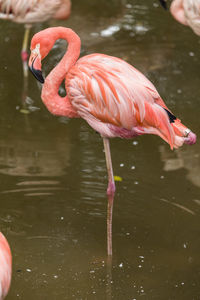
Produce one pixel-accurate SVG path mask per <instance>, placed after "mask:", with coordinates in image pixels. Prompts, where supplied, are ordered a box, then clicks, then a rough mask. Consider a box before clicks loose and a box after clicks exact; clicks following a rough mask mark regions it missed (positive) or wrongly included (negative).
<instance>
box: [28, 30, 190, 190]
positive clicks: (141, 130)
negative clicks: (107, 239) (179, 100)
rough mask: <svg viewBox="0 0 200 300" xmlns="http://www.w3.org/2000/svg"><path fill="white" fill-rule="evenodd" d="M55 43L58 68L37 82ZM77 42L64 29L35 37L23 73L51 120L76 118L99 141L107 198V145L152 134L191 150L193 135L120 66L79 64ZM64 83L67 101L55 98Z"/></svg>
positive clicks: (93, 61) (88, 59)
mask: <svg viewBox="0 0 200 300" xmlns="http://www.w3.org/2000/svg"><path fill="white" fill-rule="evenodd" d="M57 39H65V40H66V41H67V42H68V50H67V52H66V54H65V55H64V57H63V58H62V60H61V61H60V63H59V64H58V65H57V66H56V67H55V68H54V69H53V70H52V71H51V72H50V74H49V75H48V77H47V78H46V79H45V81H44V79H43V76H42V72H41V60H42V59H43V58H44V57H45V56H46V55H47V54H48V53H49V51H50V50H51V48H52V47H53V45H54V43H55V41H56V40H57ZM80 44H81V42H80V38H79V37H78V35H77V34H76V33H75V32H74V31H72V30H71V29H70V28H64V27H52V28H47V29H45V30H43V31H40V32H39V33H36V34H35V35H34V36H33V38H32V41H31V56H30V58H29V67H30V69H31V71H32V72H33V74H34V75H35V77H36V78H37V79H38V80H39V81H40V82H42V83H44V86H43V89H42V95H41V97H42V100H43V102H44V104H45V105H46V107H47V109H48V110H49V111H50V112H51V113H52V114H54V115H59V116H67V117H69V118H74V117H82V118H83V119H85V120H86V121H87V122H88V124H89V125H90V126H91V127H92V128H93V129H94V130H95V131H97V132H99V133H100V135H101V136H102V138H103V142H104V149H105V156H106V164H107V171H108V189H107V194H114V192H115V183H114V178H113V171H112V162H111V155H110V147H109V139H108V138H113V137H121V138H133V137H136V136H138V135H143V134H156V135H158V136H160V137H161V138H162V139H164V140H165V141H166V142H167V143H169V144H170V147H171V149H173V148H178V147H180V146H182V144H183V143H186V144H194V143H195V142H196V135H195V134H194V133H192V132H191V130H190V129H188V128H187V127H185V126H184V125H183V124H182V123H181V121H180V120H179V119H177V118H176V117H175V116H174V115H173V114H172V113H171V111H170V110H169V109H168V108H167V106H166V105H165V103H164V102H163V100H162V99H161V97H160V96H159V94H158V92H157V90H156V88H155V87H154V86H153V84H152V83H151V82H150V81H149V80H148V79H147V78H146V77H145V76H144V75H143V74H142V73H140V72H139V71H138V70H137V69H135V68H134V67H133V66H131V65H129V64H128V63H126V62H125V61H123V60H121V59H119V58H116V57H112V56H108V55H104V54H91V55H87V56H84V57H82V58H80V59H79V60H78V61H77V59H78V57H79V54H80ZM64 79H65V87H66V92H67V96H66V97H61V96H60V95H59V94H58V90H59V87H60V85H61V83H62V81H63V80H64Z"/></svg>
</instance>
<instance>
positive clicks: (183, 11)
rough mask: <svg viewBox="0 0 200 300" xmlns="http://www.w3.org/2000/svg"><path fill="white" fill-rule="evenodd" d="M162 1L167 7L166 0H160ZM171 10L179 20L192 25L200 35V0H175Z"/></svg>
mask: <svg viewBox="0 0 200 300" xmlns="http://www.w3.org/2000/svg"><path fill="white" fill-rule="evenodd" d="M160 3H161V4H162V6H163V7H164V8H165V9H166V8H167V4H166V1H165V0H160ZM170 12H171V14H172V16H173V17H174V18H175V19H176V20H177V21H178V22H180V23H181V24H183V25H187V26H190V27H191V28H192V30H193V31H194V32H195V33H196V34H197V35H200V0H173V1H172V4H171V6H170Z"/></svg>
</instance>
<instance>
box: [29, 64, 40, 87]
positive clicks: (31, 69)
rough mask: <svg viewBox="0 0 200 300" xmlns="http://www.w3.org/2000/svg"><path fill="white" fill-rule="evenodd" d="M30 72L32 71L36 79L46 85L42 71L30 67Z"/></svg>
mask: <svg viewBox="0 0 200 300" xmlns="http://www.w3.org/2000/svg"><path fill="white" fill-rule="evenodd" d="M29 70H30V71H31V73H32V74H33V75H34V76H35V78H36V79H37V80H38V81H39V82H41V83H44V77H43V76H42V71H41V70H36V69H34V68H33V65H32V66H31V67H29Z"/></svg>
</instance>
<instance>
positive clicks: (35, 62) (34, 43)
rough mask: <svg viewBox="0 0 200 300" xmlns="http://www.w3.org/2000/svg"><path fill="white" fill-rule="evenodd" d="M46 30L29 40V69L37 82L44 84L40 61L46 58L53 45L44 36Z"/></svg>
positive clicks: (49, 39)
mask: <svg viewBox="0 0 200 300" xmlns="http://www.w3.org/2000/svg"><path fill="white" fill-rule="evenodd" d="M45 31H46V30H43V31H40V32H38V33H36V34H35V35H34V36H33V38H32V40H31V55H30V57H29V63H28V65H29V69H30V71H31V72H32V73H33V75H34V76H35V77H36V79H37V80H38V81H40V82H41V83H44V78H43V75H42V64H41V61H42V60H43V59H44V58H45V56H47V54H48V53H49V52H50V50H51V48H52V47H53V45H54V41H52V39H51V38H50V37H49V36H48V35H47V34H46V32H45Z"/></svg>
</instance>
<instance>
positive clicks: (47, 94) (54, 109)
mask: <svg viewBox="0 0 200 300" xmlns="http://www.w3.org/2000/svg"><path fill="white" fill-rule="evenodd" d="M49 38H51V40H52V41H53V42H54V43H55V42H56V40H58V39H64V40H66V41H67V43H68V49H67V52H66V53H65V55H64V56H63V58H62V59H61V61H60V62H59V63H58V64H57V66H56V67H55V68H54V69H53V70H52V71H51V72H50V73H49V75H48V76H47V78H46V79H45V82H44V85H43V89H42V95H41V97H42V100H43V102H44V104H45V105H46V107H47V109H48V110H49V111H50V112H51V113H52V114H55V115H60V116H68V117H75V116H77V113H76V111H75V110H74V109H73V107H72V105H71V103H70V101H69V99H68V97H67V96H65V97H61V96H60V95H59V94H58V91H59V87H60V85H61V83H62V81H63V80H64V79H65V77H66V75H67V73H68V71H69V70H70V68H71V67H72V66H73V65H74V64H75V63H76V61H77V59H78V58H79V55H80V47H81V41H80V38H79V36H78V35H77V34H76V33H75V32H74V31H73V30H71V29H70V28H64V27H53V28H49Z"/></svg>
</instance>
